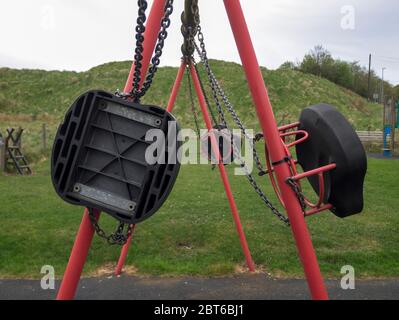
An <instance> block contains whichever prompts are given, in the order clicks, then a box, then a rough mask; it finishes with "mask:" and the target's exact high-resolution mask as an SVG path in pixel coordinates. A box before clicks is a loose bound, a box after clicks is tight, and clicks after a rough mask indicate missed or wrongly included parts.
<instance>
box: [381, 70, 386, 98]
mask: <svg viewBox="0 0 399 320" xmlns="http://www.w3.org/2000/svg"><path fill="white" fill-rule="evenodd" d="M386 69H387V68H385V67H384V68H382V78H381V103H382V105H384V102H385V99H384V71H385V70H386Z"/></svg>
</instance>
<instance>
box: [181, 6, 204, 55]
mask: <svg viewBox="0 0 399 320" xmlns="http://www.w3.org/2000/svg"><path fill="white" fill-rule="evenodd" d="M188 4H190V8H188V7H187V3H186V5H185V10H189V12H186V11H183V12H182V15H181V22H182V25H181V33H182V35H183V38H184V42H183V45H182V46H181V51H182V53H183V56H184V58H185V59H186V60H189V59H190V57H192V55H193V54H194V51H195V48H194V45H193V43H194V37H195V35H196V33H197V27H198V25H199V23H200V16H199V8H198V0H191V1H190V2H188Z"/></svg>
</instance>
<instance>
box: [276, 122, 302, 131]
mask: <svg viewBox="0 0 399 320" xmlns="http://www.w3.org/2000/svg"><path fill="white" fill-rule="evenodd" d="M299 125H300V123H299V122H294V123H291V124H287V125H285V126H281V127H278V131H287V130H290V129H294V128H298V127H299Z"/></svg>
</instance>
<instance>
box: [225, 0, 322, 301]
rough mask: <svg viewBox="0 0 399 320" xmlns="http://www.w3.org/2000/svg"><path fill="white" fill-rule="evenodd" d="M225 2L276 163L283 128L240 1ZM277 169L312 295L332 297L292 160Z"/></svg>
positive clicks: (281, 150) (280, 153)
mask: <svg viewBox="0 0 399 320" xmlns="http://www.w3.org/2000/svg"><path fill="white" fill-rule="evenodd" d="M224 5H225V8H226V11H227V15H228V18H229V21H230V25H231V28H232V30H233V34H234V38H235V41H236V44H237V48H238V52H239V54H240V57H241V61H242V64H243V68H244V71H245V74H246V78H247V81H248V85H249V88H250V90H251V94H252V98H253V101H254V104H255V106H256V111H257V114H258V118H259V122H260V125H261V127H262V131H263V135H264V137H265V141H266V144H267V147H268V150H269V152H270V157H271V160H272V162H273V163H274V162H279V161H281V160H282V159H285V158H286V151H285V149H284V146H283V142H282V140H281V138H280V132H279V129H278V127H277V123H276V120H275V118H274V114H273V110H272V106H271V104H270V100H269V96H268V93H267V89H266V86H265V83H264V80H263V76H262V73H261V71H260V68H259V64H258V60H257V58H256V54H255V50H254V48H253V45H252V41H251V37H250V34H249V31H248V27H247V24H246V22H245V17H244V14H243V11H242V8H241V4H240V1H239V0H224ZM275 173H276V177H277V181H278V184H279V188H280V191H281V196H282V200H283V202H284V204H285V207H286V210H287V213H288V216H289V219H290V222H291V228H292V232H293V235H294V238H295V242H296V245H297V248H298V252H299V256H300V258H301V261H302V264H303V267H304V271H305V275H306V278H307V281H308V285H309V288H310V291H311V294H312V298H313V299H328V295H327V291H326V287H325V285H324V281H323V278H322V276H321V273H320V268H319V264H318V262H317V257H316V253H315V251H314V248H313V244H312V240H311V238H310V234H309V231H308V228H307V225H306V222H305V217H304V215H303V212H302V209H301V205H300V203H299V200H298V198H297V196H296V194H295V192H294V191H293V190H292V189H291V188H290V187H289V186H288V184H287V183H286V179H287V178H289V177H290V176H291V175H292V173H291V170H290V166H289V164H288V163H286V162H284V163H282V164H281V165H278V166H276V167H275Z"/></svg>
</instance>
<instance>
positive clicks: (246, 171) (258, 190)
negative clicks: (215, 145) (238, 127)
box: [196, 59, 290, 225]
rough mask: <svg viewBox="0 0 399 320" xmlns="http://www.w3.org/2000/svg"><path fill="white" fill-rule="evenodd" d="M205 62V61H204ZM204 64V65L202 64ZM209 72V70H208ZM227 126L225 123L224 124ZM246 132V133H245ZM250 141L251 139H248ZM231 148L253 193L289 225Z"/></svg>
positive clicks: (235, 151) (235, 150) (235, 147)
mask: <svg viewBox="0 0 399 320" xmlns="http://www.w3.org/2000/svg"><path fill="white" fill-rule="evenodd" d="M205 61H206V59H205ZM204 64H205V63H204ZM209 70H210V69H209ZM196 72H197V74H198V71H197V69H196ZM213 85H214V81H213V84H211V86H213ZM226 100H227V97H226ZM226 124H227V123H226ZM245 132H246V131H245ZM249 140H251V139H249ZM232 146H233V152H234V156H235V158H236V159H237V160H238V161H239V162H240V163H239V165H240V167H241V168H242V169H243V170H244V173H245V175H246V177H247V179H248V181H249V183H250V184H251V186H252V187H253V189H254V190H255V192H256V193H257V194H258V195H259V197H260V198H261V199H262V200H263V202H264V203H265V204H266V206H267V207H268V208H269V209H270V210H271V211H272V213H273V214H274V215H275V216H276V217H277V218H278V219H279V220H281V221H283V222H284V223H285V224H286V225H289V224H290V222H289V220H288V218H287V217H286V216H285V215H283V214H282V213H281V212H279V210H278V209H277V208H276V207H275V206H274V205H273V204H272V203H271V201H270V200H269V199H268V198H267V196H266V195H265V193H264V192H263V191H262V189H261V188H260V187H259V185H258V183H257V182H256V180H255V178H254V177H253V175H252V174H251V173H250V170H249V169H248V167H247V165H246V163H245V161H244V160H243V159H242V158H241V155H240V152H239V150H238V147H237V146H236V144H235V143H232Z"/></svg>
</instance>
